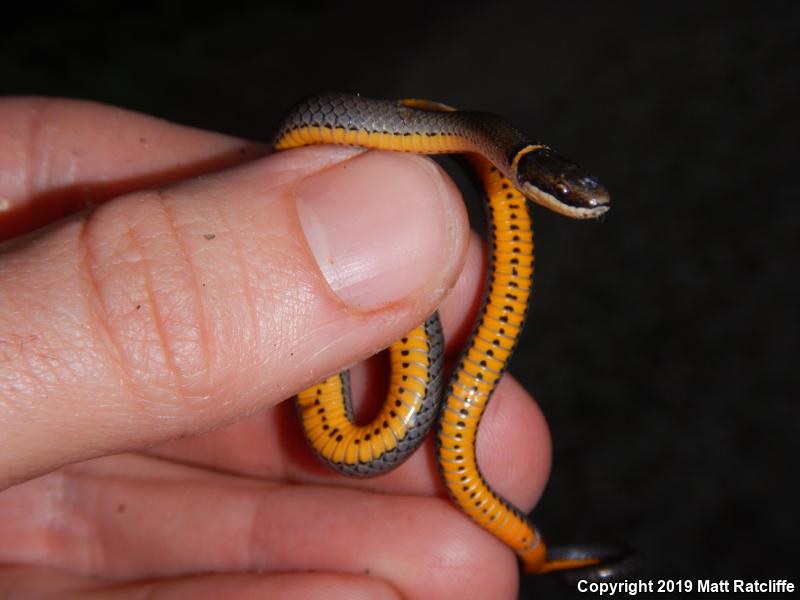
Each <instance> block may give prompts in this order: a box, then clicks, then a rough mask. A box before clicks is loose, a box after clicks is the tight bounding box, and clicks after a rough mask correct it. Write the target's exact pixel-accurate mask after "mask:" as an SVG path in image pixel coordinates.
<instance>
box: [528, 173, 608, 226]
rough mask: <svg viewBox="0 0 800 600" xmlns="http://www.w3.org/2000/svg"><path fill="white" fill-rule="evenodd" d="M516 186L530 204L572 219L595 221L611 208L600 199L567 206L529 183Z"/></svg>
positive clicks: (606, 202)
mask: <svg viewBox="0 0 800 600" xmlns="http://www.w3.org/2000/svg"><path fill="white" fill-rule="evenodd" d="M517 184H518V185H519V187H520V189H521V190H522V192H523V194H525V196H526V197H527V198H528V199H529V200H531V201H532V202H535V203H536V204H539V205H540V206H544V207H545V208H547V209H550V210H552V211H553V212H557V213H558V214H560V215H564V216H565V217H570V218H572V219H597V218H599V217H601V216H602V215H604V214H605V213H607V212H608V210H609V209H610V208H611V206H610V205H609V204H608V200H607V199H606V200H605V202H602V199H589V200H588V201H587V202H586V203H584V204H580V205H579V204H567V203H566V202H564V201H563V200H562V199H560V198H557V197H556V196H555V195H553V194H550V193H548V192H546V191H544V190H542V189H541V188H539V187H537V186H535V185H533V184H531V183H528V182H522V183H520V182H518V183H517Z"/></svg>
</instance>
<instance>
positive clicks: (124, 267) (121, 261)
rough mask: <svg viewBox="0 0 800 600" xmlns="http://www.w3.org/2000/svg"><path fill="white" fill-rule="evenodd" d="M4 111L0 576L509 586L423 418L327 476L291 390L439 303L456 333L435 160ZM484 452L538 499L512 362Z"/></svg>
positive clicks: (454, 590)
mask: <svg viewBox="0 0 800 600" xmlns="http://www.w3.org/2000/svg"><path fill="white" fill-rule="evenodd" d="M0 123H2V127H0V239H7V240H9V241H7V242H6V243H5V244H4V245H2V246H0V440H2V450H3V451H2V453H0V490H4V491H2V492H1V493H0V565H3V566H2V567H0V597H19V596H25V597H30V596H35V597H51V596H52V597H58V598H64V597H69V596H81V597H84V596H92V595H94V596H102V597H104V598H108V597H114V598H116V597H119V598H125V597H129V596H130V597H134V596H135V597H139V596H140V595H141V594H144V593H151V594H153V596H155V597H159V598H161V597H164V598H168V597H173V596H174V597H186V596H190V597H197V598H202V597H214V598H216V597H219V596H222V595H226V596H229V597H250V596H255V595H259V596H263V595H273V596H276V597H281V598H292V597H295V596H297V597H302V598H304V599H307V598H314V597H318V596H319V597H325V598H331V597H342V596H345V595H347V597H348V598H360V597H364V598H378V597H388V598H394V597H408V598H417V597H419V598H431V597H433V598H449V597H462V596H465V595H468V596H469V597H473V598H480V597H492V598H502V597H514V595H515V593H516V586H517V579H518V575H517V564H516V559H515V557H514V555H513V553H512V552H511V551H510V550H508V549H507V548H506V547H505V546H503V545H502V544H501V543H500V542H499V541H497V540H496V539H495V538H493V537H492V536H490V535H489V534H488V533H485V532H484V531H482V530H481V529H479V528H478V527H477V526H476V525H474V524H473V523H472V522H471V521H470V520H469V519H468V518H467V517H465V516H463V515H462V514H461V513H460V512H459V511H458V510H457V509H456V508H455V507H454V506H452V505H451V504H450V502H449V501H447V500H446V498H445V492H444V489H443V487H442V486H441V484H440V483H439V478H438V473H437V471H436V466H435V461H434V460H433V452H432V448H431V442H430V441H428V442H427V443H426V444H425V445H424V446H423V447H422V448H420V450H418V451H417V452H416V454H415V455H414V456H412V457H411V459H410V460H409V461H407V462H406V463H405V464H404V465H402V466H401V467H399V468H398V469H397V470H396V471H394V472H392V473H390V474H388V475H385V476H383V477H379V478H376V479H371V480H352V479H345V478H343V477H341V476H339V475H337V474H335V473H332V472H329V471H328V470H326V469H325V467H324V466H322V465H320V464H318V463H317V462H316V460H315V458H314V457H313V455H312V454H311V451H310V450H309V449H308V448H307V447H306V445H305V441H304V440H303V437H302V432H301V430H300V428H299V426H298V425H297V422H296V418H295V415H294V409H293V407H292V406H291V403H290V402H283V403H281V401H282V400H284V399H285V398H287V397H290V396H291V395H292V394H294V393H295V392H296V391H298V390H300V389H302V388H304V387H306V386H308V385H310V384H313V383H316V382H317V381H318V380H320V379H322V378H323V377H325V376H326V375H329V374H330V373H333V372H336V371H338V370H340V369H341V368H344V367H347V366H349V365H351V364H354V363H356V362H358V361H360V360H362V359H364V358H365V357H367V356H369V355H371V354H373V353H374V352H375V351H376V350H377V349H379V348H382V347H385V346H387V345H388V344H389V343H391V342H393V341H394V340H396V339H397V338H399V337H401V336H402V335H403V334H404V333H406V332H407V331H409V330H410V329H412V328H413V327H414V326H415V325H417V324H419V323H420V322H421V321H422V320H424V318H425V317H426V316H427V315H428V314H430V313H431V312H432V311H433V310H434V309H435V308H436V307H437V306H438V305H440V304H441V307H440V311H441V315H442V320H443V325H444V329H445V336H446V339H447V340H448V351H449V352H450V353H454V352H457V350H458V347H459V345H460V344H462V343H463V341H464V339H465V337H466V335H468V333H469V330H470V324H471V322H472V318H473V314H474V311H475V309H476V304H477V297H478V295H479V288H480V285H481V284H482V273H481V269H482V258H481V257H482V250H481V243H480V241H479V240H478V239H477V238H476V237H475V236H472V237H471V238H470V236H469V235H468V227H467V224H466V220H465V216H464V211H463V207H462V205H461V199H460V196H459V194H458V192H457V191H456V190H455V189H454V188H453V186H452V184H451V183H450V182H449V179H447V178H446V176H443V175H442V174H441V172H440V170H439V169H438V167H436V166H435V164H434V163H432V162H431V161H429V160H428V159H425V158H422V157H419V156H414V155H395V154H386V153H380V152H364V151H362V150H356V149H351V148H333V147H311V148H305V149H300V150H296V151H292V152H287V153H282V154H278V155H275V156H270V157H267V158H261V157H260V156H261V155H262V154H264V153H265V149H264V148H263V147H262V146H258V145H255V144H251V143H247V142H244V141H242V140H237V139H232V138H229V137H225V136H221V135H217V134H212V133H208V132H202V131H197V130H193V129H189V128H185V127H179V126H176V125H171V124H168V123H166V122H163V121H160V120H156V119H152V118H150V117H146V116H143V115H139V114H135V113H130V112H127V111H122V110H119V109H114V108H110V107H106V106H101V105H96V104H91V103H85V102H75V101H66V100H43V99H26V98H19V99H7V100H4V101H0ZM197 176H202V177H197ZM87 204H88V205H101V206H99V207H96V208H93V209H92V210H85V209H84V207H85V206H86V205H87ZM64 215H70V216H69V217H68V218H66V219H63V220H59V219H60V217H62V216H64ZM43 225H48V227H47V228H46V229H39V230H37V231H35V232H34V233H30V234H29V233H28V232H30V231H33V230H34V229H35V228H37V227H40V226H43ZM26 234H27V235H26ZM465 257H466V258H465ZM452 286H455V287H454V289H453V291H452V293H449V294H448V295H447V298H446V299H445V300H444V303H443V304H442V301H443V298H444V296H445V293H446V292H448V290H449V289H450V288H451V287H452ZM366 371H367V369H364V368H360V369H358V372H357V373H356V375H355V376H354V381H355V382H356V388H355V392H356V396H358V395H359V394H358V390H359V386H360V388H361V389H362V391H364V394H362V395H366V396H368V397H372V396H370V394H368V393H366V392H367V390H366V389H365V388H367V387H370V385H374V384H375V382H374V381H372V380H371V379H370V377H369V376H366V377H363V376H362V377H359V373H361V375H365V374H366V373H365V372H366ZM367 375H368V374H367ZM358 382H361V383H360V384H359V383H358ZM375 396H377V394H376V395H375ZM372 398H373V401H380V400H379V399H377V398H375V397H372ZM270 407H273V408H271V409H270V410H265V409H268V408H270ZM367 410H369V409H368V408H367ZM212 430H213V431H212ZM478 454H479V459H480V461H481V465H482V468H483V471H484V473H485V475H486V477H487V479H488V480H489V481H491V482H492V484H493V485H494V486H496V488H497V489H498V490H499V491H500V492H501V493H503V494H504V495H506V496H507V497H508V498H509V499H510V500H512V501H513V502H514V504H516V505H517V506H520V507H523V508H528V507H530V506H532V505H533V503H534V502H535V500H536V499H537V498H538V495H539V494H540V492H541V490H542V487H543V485H544V481H545V479H546V476H547V470H548V466H549V456H550V454H549V436H548V434H547V430H546V425H545V424H544V421H543V419H542V416H541V414H540V413H539V411H538V409H537V408H536V406H535V404H534V403H533V402H531V400H530V398H529V396H528V395H527V394H526V393H525V392H524V390H522V389H521V388H520V387H519V386H518V385H517V384H516V383H515V382H514V381H513V380H512V379H511V378H509V377H505V378H504V380H503V383H502V384H501V386H500V387H499V389H498V391H497V393H496V394H495V399H494V400H493V402H492V403H491V404H490V405H489V408H488V410H487V413H486V415H485V417H484V421H483V423H482V425H481V432H480V439H479V444H478Z"/></svg>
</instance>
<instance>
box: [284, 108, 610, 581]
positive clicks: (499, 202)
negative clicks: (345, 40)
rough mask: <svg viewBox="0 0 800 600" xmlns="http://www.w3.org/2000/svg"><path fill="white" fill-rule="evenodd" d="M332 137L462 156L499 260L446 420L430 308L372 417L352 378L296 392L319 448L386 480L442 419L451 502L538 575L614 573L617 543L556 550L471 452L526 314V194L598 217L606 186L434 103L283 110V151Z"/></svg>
mask: <svg viewBox="0 0 800 600" xmlns="http://www.w3.org/2000/svg"><path fill="white" fill-rule="evenodd" d="M326 143H328V144H346V145H355V146H363V147H367V148H376V149H382V150H394V151H402V152H417V153H424V154H443V153H458V154H466V156H467V159H468V161H469V162H470V164H471V166H472V168H473V169H474V170H475V172H476V173H477V175H478V177H479V178H480V180H481V182H482V184H483V187H484V191H485V193H486V198H487V204H486V205H487V209H488V210H487V212H488V217H489V219H488V220H489V235H488V237H489V240H488V242H489V245H490V248H491V260H490V261H489V272H488V277H487V285H486V289H485V291H484V299H483V304H482V307H481V310H480V312H479V317H478V320H477V322H476V324H475V326H474V328H473V331H472V335H471V336H470V339H469V341H468V342H467V344H466V346H465V348H464V350H463V352H462V355H461V357H460V359H459V360H458V362H457V363H456V367H455V368H454V370H453V373H452V375H451V377H450V380H449V383H448V385H447V389H446V392H445V399H444V402H443V403H442V404H441V406H440V407H439V408H438V419H435V418H434V417H435V416H436V414H437V406H438V404H439V398H440V388H441V377H442V376H441V370H442V350H443V341H442V333H441V327H440V325H439V321H438V316H437V315H436V314H434V315H433V316H432V317H430V318H429V319H428V320H427V321H426V322H425V323H424V324H423V325H421V326H420V327H418V328H416V329H415V330H414V331H412V332H410V333H409V334H408V335H407V336H406V337H404V338H403V339H402V340H401V341H400V342H397V343H395V344H393V345H392V346H391V347H390V350H389V354H390V362H391V368H392V374H391V380H390V384H389V391H388V396H387V399H386V401H385V402H384V405H383V408H382V409H381V411H380V412H379V414H378V415H377V416H376V417H375V418H374V419H373V420H372V421H371V422H370V423H368V424H364V425H356V424H355V423H354V422H353V418H352V409H351V405H350V393H349V379H348V377H347V374H346V373H344V374H339V375H336V376H333V377H329V378H328V379H326V380H325V381H323V382H321V383H319V384H318V385H316V386H313V387H311V388H309V389H307V390H305V391H303V392H301V393H300V394H298V396H297V407H298V411H299V414H300V418H301V421H302V424H303V428H304V431H305V434H306V437H307V438H308V441H309V442H310V444H311V447H312V448H313V449H314V450H315V452H316V453H317V454H318V455H319V456H320V457H321V458H322V459H323V460H324V461H325V462H327V463H328V464H329V465H331V466H332V467H333V468H335V469H337V470H339V471H341V472H343V473H346V474H349V475H355V476H372V475H377V474H380V473H383V472H385V471H387V470H389V469H391V468H394V467H395V466H397V465H398V464H400V463H401V462H402V461H403V460H404V459H405V458H406V457H407V456H408V455H409V454H410V453H411V452H413V451H414V450H415V449H416V448H417V446H418V445H419V444H420V443H421V441H422V439H423V438H424V437H425V435H426V433H427V432H428V430H429V428H430V427H431V425H432V424H433V422H434V421H437V423H438V424H437V432H436V442H437V458H438V463H439V469H440V472H441V474H442V478H443V480H444V482H445V484H446V485H447V488H448V490H449V493H450V495H451V497H452V498H453V500H454V501H455V502H456V503H457V504H458V505H459V506H460V507H461V509H462V510H463V511H464V512H465V513H467V514H468V515H469V516H470V517H471V518H472V519H473V520H474V521H475V522H476V523H478V524H479V525H480V526H481V527H484V528H485V529H487V530H488V531H490V532H491V533H492V534H494V535H495V536H497V537H498V538H500V539H501V540H502V541H503V542H504V543H506V544H507V545H508V546H510V547H511V548H512V549H514V551H515V552H516V553H517V555H518V556H519V557H520V559H521V561H522V563H523V565H524V567H525V569H526V570H527V571H528V572H534V573H544V572H549V571H554V570H563V569H568V570H569V571H570V573H573V574H580V575H581V576H582V577H585V578H592V577H595V578H609V577H613V576H616V575H618V574H619V573H620V572H622V569H623V565H625V564H626V561H625V559H624V558H623V557H622V554H624V552H623V551H621V550H620V549H618V548H611V549H597V550H596V551H595V550H594V549H593V551H591V552H585V551H582V550H583V549H582V548H570V549H568V550H558V551H553V550H550V551H548V550H547V549H546V548H545V544H544V543H543V542H542V540H541V536H540V535H539V532H538V531H537V530H536V528H535V527H534V526H533V525H532V524H531V523H530V522H529V521H528V519H527V518H526V517H525V515H524V514H522V512H521V511H520V510H518V509H517V508H516V507H514V506H513V505H512V504H510V503H509V502H508V501H506V500H505V499H503V498H502V497H500V496H499V495H498V494H497V493H496V492H494V490H492V488H491V487H490V486H489V485H488V483H487V482H486V480H485V479H484V477H483V476H482V475H481V473H480V470H479V468H478V463H477V460H476V456H475V442H476V437H477V432H478V424H479V422H480V419H481V416H482V415H483V413H484V410H485V409H486V405H487V403H488V402H489V399H490V398H491V395H492V393H493V392H494V389H495V387H496V385H497V383H498V381H499V379H500V377H501V375H502V374H503V372H504V371H505V369H506V365H507V364H508V361H509V359H510V357H511V354H512V352H513V351H514V348H515V346H516V344H517V341H518V339H519V336H520V333H521V331H522V325H523V322H524V320H525V316H526V313H527V310H528V301H529V298H530V294H531V287H532V276H533V260H534V247H533V231H532V227H531V219H530V216H529V214H528V208H527V202H526V200H532V201H533V202H536V203H538V204H541V205H543V206H546V207H547V208H549V209H551V210H554V211H556V212H558V213H560V214H563V215H566V216H569V217H573V218H579V219H585V218H595V217H598V216H600V215H602V214H603V213H605V212H606V211H607V210H608V208H609V204H608V203H609V200H608V194H607V193H606V191H605V189H604V188H603V187H602V186H601V185H600V184H599V183H598V182H597V180H596V179H595V178H594V177H592V176H591V175H589V174H588V173H586V172H585V171H584V170H582V169H581V168H580V167H578V166H577V165H575V164H574V163H572V162H571V161H569V160H567V159H565V158H563V157H561V156H559V155H558V154H556V153H555V152H553V150H551V149H550V148H549V147H547V146H545V145H543V144H538V143H534V142H531V141H530V140H528V139H527V138H526V137H525V135H524V134H523V133H522V132H520V131H519V130H518V129H517V128H516V127H514V126H513V125H511V124H510V123H508V122H507V121H505V120H504V119H502V118H500V117H497V116H495V115H492V114H489V113H479V112H464V111H457V110H455V109H453V108H451V107H449V106H446V105H444V104H439V103H435V102H429V101H425V100H400V101H388V100H370V99H366V98H362V97H360V96H351V95H346V94H323V95H319V96H314V97H312V98H309V99H308V100H306V101H305V102H303V103H301V104H299V105H298V106H297V107H296V108H295V109H293V110H292V112H291V113H290V114H289V115H288V116H287V117H286V118H285V120H284V121H283V122H282V124H281V125H280V127H279V128H278V132H277V134H276V137H275V140H274V142H273V147H274V148H275V149H276V150H285V149H289V148H296V147H300V146H305V145H310V144H326ZM618 567H619V568H618ZM625 568H626V567H625Z"/></svg>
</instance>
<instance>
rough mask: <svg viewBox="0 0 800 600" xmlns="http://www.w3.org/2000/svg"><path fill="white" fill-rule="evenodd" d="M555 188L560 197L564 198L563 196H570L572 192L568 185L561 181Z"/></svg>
mask: <svg viewBox="0 0 800 600" xmlns="http://www.w3.org/2000/svg"><path fill="white" fill-rule="evenodd" d="M554 188H555V191H556V192H558V195H559V196H562V197H563V196H569V194H570V191H571V190H570V189H569V186H568V185H566V184H565V183H562V182H560V181H559V182H558V183H557V184H555V186H554Z"/></svg>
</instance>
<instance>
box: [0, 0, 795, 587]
mask: <svg viewBox="0 0 800 600" xmlns="http://www.w3.org/2000/svg"><path fill="white" fill-rule="evenodd" d="M338 4H339V5H338V6H334V5H331V6H330V7H329V8H321V9H314V8H310V7H309V6H308V5H306V4H303V5H298V6H295V7H292V6H289V5H286V6H283V7H278V8H275V7H272V8H268V7H260V8H243V7H241V6H240V5H239V4H237V3H232V2H228V3H217V4H216V5H215V8H214V9H213V10H207V9H201V8H197V7H196V6H195V5H193V4H182V3H177V2H176V3H170V4H169V8H167V7H156V6H155V5H154V6H150V5H149V4H148V3H139V4H137V8H136V9H133V10H129V11H127V12H126V10H124V9H122V10H121V9H116V11H115V12H110V11H109V10H108V9H106V8H101V7H102V6H104V5H102V4H100V3H93V2H73V3H71V6H72V8H70V9H69V10H68V11H61V10H57V9H52V8H48V9H43V8H41V7H39V6H36V7H32V8H31V9H29V10H26V9H24V8H19V7H18V8H17V9H8V8H6V9H4V16H3V23H2V24H0V30H1V31H2V40H1V41H0V50H1V52H0V92H2V93H12V94H28V93H37V94H49V95H62V96H74V97H79V98H87V99H94V100H98V101H102V102H106V103H111V104H117V105H120V106H124V107H128V108H131V109H135V110H139V111H142V112H146V113H151V114H154V115H158V116H160V117H164V118H166V119H169V120H172V121H176V122H179V123H183V124H187V125H193V126H197V127H202V128H208V129H213V130H217V131H222V132H226V133H230V134H235V135H239V136H243V137H248V138H253V139H259V140H264V141H268V140H269V138H270V136H271V132H272V129H273V127H274V126H275V124H276V122H277V120H278V119H279V117H280V116H281V113H282V112H283V111H284V110H285V109H287V108H288V107H289V106H290V105H291V104H292V103H294V102H295V101H296V100H297V99H298V98H300V97H301V96H303V95H306V94H308V93H310V92H314V91H319V90H328V89H330V90H340V91H351V92H359V93H362V94H364V95H366V96H374V97H384V98H394V97H406V96H415V97H421V98H430V99H433V100H439V101H442V102H446V103H448V104H452V105H455V106H458V107H462V108H472V109H483V110H490V111H492V112H496V113H499V114H501V115H504V116H506V117H508V118H509V119H510V120H512V121H513V122H515V123H516V124H518V125H519V126H520V127H521V128H522V129H523V130H526V131H528V132H530V133H531V134H532V135H533V136H534V137H536V138H538V139H540V140H542V141H546V142H547V143H548V144H550V145H552V146H554V147H556V148H558V149H560V150H561V151H562V152H563V153H564V154H566V155H568V156H571V157H574V158H575V159H577V160H578V161H579V162H581V163H582V164H584V165H586V166H589V167H590V168H591V170H592V171H593V172H595V173H596V174H598V175H599V176H600V177H601V179H602V180H603V182H604V183H605V185H606V186H607V187H608V188H609V190H610V191H611V193H612V198H613V203H614V208H613V210H612V212H611V213H610V214H609V215H608V217H607V218H606V219H605V220H604V221H603V222H602V223H601V224H593V223H578V222H574V221H570V220H567V219H564V218H562V217H558V216H556V215H552V214H549V213H548V212H547V211H545V210H541V209H535V211H534V219H535V221H536V229H537V235H538V237H537V250H538V251H537V268H538V272H537V293H536V296H535V300H534V309H533V312H532V316H531V318H530V320H529V326H528V328H527V330H526V334H525V338H524V340H523V344H522V346H521V348H520V350H519V352H518V354H517V356H516V358H515V360H514V362H513V364H512V372H514V373H515V374H516V375H517V377H519V378H520V379H521V380H522V382H523V383H524V384H525V385H526V386H527V388H528V389H530V390H531V391H532V392H533V393H534V394H535V395H536V397H537V399H538V400H539V402H540V403H541V404H542V406H543V409H544V411H545V414H546V415H547V417H548V419H549V422H550V424H551V427H552V431H553V436H554V443H555V457H554V470H553V474H552V478H551V481H550V484H549V487H548V490H547V492H546V493H545V496H544V498H543V500H542V501H541V503H540V505H539V506H538V507H537V509H536V511H535V513H534V517H535V519H536V521H537V522H538V523H539V524H540V526H541V529H542V530H543V532H544V533H545V535H546V536H547V537H549V538H550V539H552V540H564V541H576V540H585V539H589V540H607V539H619V540H625V541H628V542H629V543H631V544H632V545H633V546H635V547H636V548H638V549H640V550H641V552H642V553H643V554H644V555H645V557H646V558H647V560H648V563H647V568H646V569H645V570H644V571H643V572H642V573H641V575H640V576H641V577H643V578H653V579H658V578H667V577H675V578H693V579H695V578H714V579H716V578H725V579H729V578H745V579H746V578H755V577H758V578H762V579H764V578H768V577H773V578H779V579H782V578H790V579H794V580H795V583H796V584H800V581H798V570H799V569H798V560H799V559H800V555H798V552H797V539H798V537H799V536H800V528H799V527H798V518H797V516H796V511H797V507H798V506H800V502H798V500H800V498H799V497H798V493H797V490H796V487H797V486H796V483H797V479H798V468H797V464H796V462H797V457H798V449H799V448H798V446H800V444H798V433H800V432H798V416H799V415H798V408H797V396H798V388H799V387H800V386H799V385H798V384H800V381H799V379H800V378H799V377H798V367H797V365H796V362H797V358H798V318H797V316H798V306H800V297H799V296H800V294H798V290H797V285H796V282H795V279H796V274H797V259H798V258H800V252H798V250H799V248H798V233H800V229H799V228H800V178H798V176H797V169H798V167H797V161H798V158H800V154H799V153H798V141H797V138H798V133H799V132H798V129H799V128H798V127H797V125H798V119H797V112H798V99H800V89H799V88H800V86H799V85H798V78H800V47H799V46H800V43H799V42H798V40H799V39H800V33H798V32H800V10H799V9H798V8H795V7H796V6H797V3H789V2H787V3H779V2H759V3H741V6H740V5H738V3H733V2H729V3H724V4H719V5H717V4H716V3H702V2H693V3H682V2H678V3H675V2H672V3H659V4H656V3H633V2H627V3H626V2H603V3H588V2H587V3H584V2H557V1H552V0H551V1H539V2H535V1H527V2H493V3H488V2H484V3H479V4H470V3H466V2H462V3H459V4H454V5H447V4H437V3H434V2H416V1H408V2H403V3H396V2H395V3H375V4H373V5H371V6H370V5H359V7H358V8H355V7H353V8H345V7H344V6H343V5H342V4H341V3H338ZM15 10H16V11H18V12H16V13H15ZM537 594H538V595H540V596H546V597H550V598H555V597H573V596H575V597H577V596H578V595H577V594H576V593H575V592H572V591H570V590H567V589H564V588H560V587H559V586H558V585H557V584H556V583H555V582H554V581H552V580H550V579H548V578H538V579H536V580H533V581H531V580H526V581H524V582H523V587H522V595H523V597H528V596H529V595H530V596H533V595H537Z"/></svg>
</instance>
